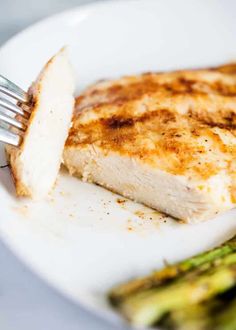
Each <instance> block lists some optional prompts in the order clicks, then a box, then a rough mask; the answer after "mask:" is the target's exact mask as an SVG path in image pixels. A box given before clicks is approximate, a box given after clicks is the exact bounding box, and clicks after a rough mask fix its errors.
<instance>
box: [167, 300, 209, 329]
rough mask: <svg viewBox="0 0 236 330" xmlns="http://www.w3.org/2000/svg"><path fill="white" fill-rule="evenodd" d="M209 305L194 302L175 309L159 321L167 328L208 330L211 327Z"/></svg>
mask: <svg viewBox="0 0 236 330" xmlns="http://www.w3.org/2000/svg"><path fill="white" fill-rule="evenodd" d="M210 315H211V306H208V305H203V304H201V305H200V304H196V305H192V306H190V307H187V308H184V309H177V310H174V311H173V312H171V313H170V315H169V316H168V317H167V318H166V319H165V320H164V322H162V323H161V325H162V327H163V328H164V329H169V330H209V329H210V328H211V326H210V325H211V317H210Z"/></svg>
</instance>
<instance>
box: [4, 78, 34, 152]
mask: <svg viewBox="0 0 236 330" xmlns="http://www.w3.org/2000/svg"><path fill="white" fill-rule="evenodd" d="M0 92H2V93H4V94H6V95H7V96H8V97H9V100H8V99H7V98H2V97H0V142H4V143H8V144H11V145H13V146H19V145H20V143H21V141H22V136H23V134H24V131H25V129H26V126H27V119H28V118H29V114H30V107H29V106H28V105H27V104H28V101H29V98H28V95H27V93H26V92H25V91H23V90H22V89H21V88H20V87H18V86H17V85H15V84H14V83H13V82H11V81H10V80H8V79H6V78H5V77H3V76H1V75H0ZM10 99H11V101H10ZM12 101H13V102H12ZM16 115H17V119H16V117H15V116H16ZM6 124H7V125H6ZM12 128H14V131H13V129H12Z"/></svg>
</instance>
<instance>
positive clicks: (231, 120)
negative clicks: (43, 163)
mask: <svg viewBox="0 0 236 330" xmlns="http://www.w3.org/2000/svg"><path fill="white" fill-rule="evenodd" d="M64 163H65V165H66V166H67V167H68V169H69V171H70V173H71V174H73V175H78V176H79V177H82V179H83V180H86V181H89V182H95V183H97V184H99V185H101V186H104V187H106V188H108V189H110V190H112V191H114V192H117V193H119V194H121V195H123V196H125V197H128V198H131V199H133V200H135V201H138V202H141V203H144V204H145V205H147V206H150V207H152V208H154V209H157V210H159V211H162V212H165V213H167V214H169V215H171V216H173V217H175V218H178V219H182V220H185V221H199V220H204V219H209V218H212V217H214V216H215V215H216V214H218V213H220V212H223V211H225V210H228V209H231V208H233V207H234V206H235V201H236V190H235V189H236V180H235V178H236V65H234V64H232V65H225V66H221V67H217V68H212V69H205V70H192V71H191V70H189V71H178V72H169V73H147V74H143V75H139V76H130V77H124V78H121V79H118V80H113V81H101V82H98V83H97V84H95V85H93V86H91V87H90V88H88V89H87V90H86V91H85V92H84V93H83V94H82V95H81V96H79V97H78V98H77V100H76V108H75V113H74V117H73V126H72V128H71V129H70V133H69V137H68V139H67V141H66V146H65V149H64Z"/></svg>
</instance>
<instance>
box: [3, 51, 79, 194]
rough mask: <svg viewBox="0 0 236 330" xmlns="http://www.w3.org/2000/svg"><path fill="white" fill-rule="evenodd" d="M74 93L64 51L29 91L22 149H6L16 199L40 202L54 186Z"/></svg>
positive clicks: (67, 60) (68, 126) (47, 67)
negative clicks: (28, 105)
mask: <svg viewBox="0 0 236 330" xmlns="http://www.w3.org/2000/svg"><path fill="white" fill-rule="evenodd" d="M73 93H74V75H73V71H72V68H71V65H70V63H69V59H68V54H67V50H66V49H65V48H63V49H62V50H61V51H60V52H58V53H57V54H56V55H55V56H54V57H52V58H51V59H50V60H49V61H48V63H47V64H46V65H45V66H44V68H43V70H42V71H41V73H40V74H39V77H38V78H37V80H36V81H35V82H34V83H33V84H32V86H31V87H30V89H29V95H30V97H31V104H32V111H31V115H30V119H29V124H28V127H27V130H26V133H25V134H24V139H23V142H22V144H21V146H20V147H19V148H16V147H7V154H8V156H9V160H10V166H11V170H12V174H13V177H14V180H15V185H16V192H17V195H19V196H30V197H32V198H36V199H38V198H43V197H45V196H46V195H47V194H48V192H49V191H50V190H51V189H52V187H53V186H54V184H55V181H56V177H57V174H58V171H59V168H60V163H61V158H62V152H63V148H64V144H65V140H66V138H67V135H68V131H69V128H70V126H71V118H72V112H73V107H74V97H73Z"/></svg>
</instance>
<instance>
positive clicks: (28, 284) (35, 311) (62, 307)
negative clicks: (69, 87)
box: [0, 0, 119, 330]
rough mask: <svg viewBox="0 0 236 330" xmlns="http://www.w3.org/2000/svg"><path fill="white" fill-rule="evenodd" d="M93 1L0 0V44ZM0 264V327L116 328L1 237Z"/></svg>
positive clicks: (42, 329) (25, 329)
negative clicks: (41, 274) (65, 293)
mask: <svg viewBox="0 0 236 330" xmlns="http://www.w3.org/2000/svg"><path fill="white" fill-rule="evenodd" d="M95 1H96V0H39V1H32V0H0V46H1V45H2V44H3V43H4V42H5V41H6V40H7V39H9V38H10V37H12V36H13V35H14V34H16V33H18V32H19V31H20V30H22V29H24V28H26V27H27V26H29V25H30V24H32V23H34V22H36V21H38V20H40V19H42V18H44V17H47V16H49V15H51V14H54V13H57V12H60V11H63V10H65V9H69V8H71V7H75V6H79V5H83V4H86V3H91V2H95ZM107 1H109V0H107ZM116 1H119V0H116ZM0 265H1V266H0V269H1V270H0V329H1V330H78V329H79V330H95V329H96V330H113V329H114V330H115V329H118V328H117V327H113V326H112V325H110V324H107V323H106V322H103V321H102V320H100V319H99V318H97V317H96V316H93V315H91V314H89V313H87V312H85V311H84V310H83V309H82V308H80V307H79V306H77V305H75V304H73V303H72V302H70V301H68V300H66V299H65V298H64V297H62V296H61V295H60V294H59V293H57V292H56V291H54V290H53V289H52V288H50V287H49V286H47V284H46V283H44V282H43V281H42V280H41V279H39V278H38V277H37V276H35V275H34V274H32V273H31V272H30V270H29V269H28V268H26V267H25V266H24V265H23V264H22V263H21V262H20V261H19V260H18V259H17V258H16V257H15V256H14V255H13V254H12V253H11V251H9V250H8V248H7V247H6V246H5V245H4V244H3V243H2V242H1V241H0Z"/></svg>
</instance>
